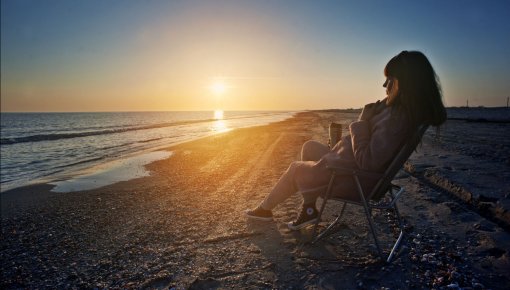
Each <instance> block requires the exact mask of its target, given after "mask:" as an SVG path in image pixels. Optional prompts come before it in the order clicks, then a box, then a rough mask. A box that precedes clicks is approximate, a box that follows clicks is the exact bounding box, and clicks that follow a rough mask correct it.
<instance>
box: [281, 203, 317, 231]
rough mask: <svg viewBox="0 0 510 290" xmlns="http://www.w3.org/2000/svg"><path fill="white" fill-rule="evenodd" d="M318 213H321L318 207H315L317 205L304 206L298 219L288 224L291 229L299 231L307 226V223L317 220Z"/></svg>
mask: <svg viewBox="0 0 510 290" xmlns="http://www.w3.org/2000/svg"><path fill="white" fill-rule="evenodd" d="M318 215H319V213H318V211H317V209H315V207H309V206H306V207H303V208H302V209H301V213H299V216H298V218H297V220H295V221H293V222H290V223H289V224H288V226H289V229H291V230H293V231H297V230H300V229H302V228H304V227H306V226H307V225H311V224H313V223H315V222H316V221H317V219H318Z"/></svg>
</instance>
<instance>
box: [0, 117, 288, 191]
mask: <svg viewBox="0 0 510 290" xmlns="http://www.w3.org/2000/svg"><path fill="white" fill-rule="evenodd" d="M295 113H296V112H291V111H225V112H222V111H216V112H213V111H199V112H197V111H193V112H182V111H178V112H94V113H1V114H0V118H1V122H0V124H1V128H0V137H1V139H0V154H1V155H0V156H1V159H0V160H1V162H0V174H1V175H0V177H1V178H0V191H1V192H4V191H7V190H9V189H13V188H16V187H20V186H24V185H29V184H32V183H38V182H50V181H52V180H59V179H62V176H65V175H69V174H72V173H73V172H79V171H82V170H85V169H86V168H93V167H94V166H98V165H100V164H102V163H107V162H112V161H114V160H119V159H122V158H125V157H126V156H133V155H136V154H137V153H141V152H147V151H153V150H157V149H158V148H163V147H168V146H170V145H175V144H178V143H182V142H186V141H191V140H195V139H198V138H203V137H206V136H210V135H213V134H219V133H223V132H226V131H229V130H233V129H238V128H243V127H251V126H258V125H265V124H269V123H273V122H278V121H282V120H285V119H288V118H290V117H292V116H293V115H294V114H295Z"/></svg>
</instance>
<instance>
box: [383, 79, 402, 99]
mask: <svg viewBox="0 0 510 290" xmlns="http://www.w3.org/2000/svg"><path fill="white" fill-rule="evenodd" d="M383 87H385V88H386V96H387V98H386V105H391V104H393V102H394V101H395V100H396V99H397V97H398V93H399V91H398V79H396V78H394V77H390V76H389V77H387V78H386V81H385V82H384V84H383Z"/></svg>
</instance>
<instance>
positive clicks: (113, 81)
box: [0, 0, 510, 112]
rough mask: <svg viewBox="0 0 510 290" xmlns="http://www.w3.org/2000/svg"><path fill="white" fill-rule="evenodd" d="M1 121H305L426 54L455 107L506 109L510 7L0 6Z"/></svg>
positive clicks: (375, 94) (375, 89)
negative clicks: (38, 116) (402, 60)
mask: <svg viewBox="0 0 510 290" xmlns="http://www.w3.org/2000/svg"><path fill="white" fill-rule="evenodd" d="M0 21H1V50H0V55H1V63H0V67H1V75H0V78H1V79H0V81H1V111H2V112H65V111H70V112H76V111H173V110H179V111H181V110H185V111H195V110H218V109H222V110H306V109H333V108H360V107H362V106H363V105H364V104H366V103H369V102H373V101H375V100H378V99H382V98H384V97H385V90H384V88H383V87H382V84H383V82H384V80H385V78H384V75H383V69H384V66H385V65H386V63H387V62H388V60H389V59H390V58H391V57H393V56H395V55H396V54H398V53H399V52H400V51H402V50H419V51H422V52H423V53H424V54H425V55H426V56H427V57H428V58H429V60H430V62H431V63H432V65H433V66H434V68H435V70H436V73H437V74H438V76H439V78H440V80H441V85H442V88H443V94H444V102H445V104H446V105H447V106H464V105H466V102H467V101H468V102H469V105H470V106H506V102H507V97H509V96H510V1H496V0H493V1H471V0H462V1H461V0H448V1H444V0H442V1H435V0H430V1H393V0H386V1H363V0H361V1H340V0H338V1H297V0H292V1H263V0H257V1H255V0H254V1H243V0H238V1H215V0H208V1H191V0H188V1H156V0H147V1H129V0H122V1H121V0H107V1H99V0H98V1H94V0H87V1H82V0H65V1H56V0H34V1H28V0H1V18H0Z"/></svg>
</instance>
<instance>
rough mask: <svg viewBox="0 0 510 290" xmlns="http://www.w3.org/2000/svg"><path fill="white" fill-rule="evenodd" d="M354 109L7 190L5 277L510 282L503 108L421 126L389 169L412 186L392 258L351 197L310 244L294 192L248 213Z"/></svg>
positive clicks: (424, 285)
mask: <svg viewBox="0 0 510 290" xmlns="http://www.w3.org/2000/svg"><path fill="white" fill-rule="evenodd" d="M357 114H358V112H357V111H352V112H349V111H341V112H340V111H311V112H302V113H299V114H297V116H296V117H294V118H291V119H288V120H286V121H282V122H278V123H273V124H270V125H266V126H258V127H251V128H244V129H238V130H234V131H231V132H226V133H221V134H218V135H214V136H211V137H207V138H203V139H200V140H196V141H193V142H188V143H184V144H180V145H177V146H173V147H170V148H167V149H165V150H167V151H171V152H173V154H172V155H171V156H170V157H169V158H167V159H164V160H160V161H156V162H153V163H151V164H149V165H147V166H146V168H147V170H149V171H150V173H151V175H150V176H147V177H142V178H137V179H133V180H129V181H123V182H119V183H115V184H112V185H108V186H105V187H101V188H98V189H93V190H88V191H80V192H71V193H55V192H51V191H50V190H51V188H52V187H53V186H52V185H48V184H40V185H33V186H29V187H24V188H18V189H14V190H11V191H7V192H4V193H2V195H1V201H2V204H1V208H2V242H1V243H2V245H1V248H0V259H1V261H2V262H1V266H0V272H1V275H2V279H1V284H0V287H1V288H2V289H18V288H29V289H33V288H40V289H44V288H99V289H117V288H122V289H126V288H127V289H130V288H133V289H142V288H143V289H170V288H175V289H188V288H189V289H217V288H235V289H246V288H248V289H273V288H275V289H431V288H434V289H441V288H445V289H446V288H448V289H459V288H462V289H509V288H510V274H509V273H510V253H509V251H510V233H509V228H510V211H509V210H510V202H509V199H510V196H509V192H510V183H509V182H508V180H510V175H509V170H508V168H509V166H510V156H509V148H510V144H509V141H508V140H507V139H508V136H509V135H508V132H510V130H509V128H510V124H509V123H508V122H507V123H505V122H499V121H500V119H498V122H485V121H486V120H485V121H484V120H477V121H476V122H468V121H466V120H465V119H462V118H457V119H452V120H449V121H448V122H447V123H446V125H445V126H444V127H443V128H442V131H441V133H440V134H441V138H440V140H439V141H438V140H436V138H435V131H434V130H432V129H430V130H429V131H428V132H427V133H426V135H425V137H424V140H423V144H422V145H421V146H420V147H419V148H418V151H417V152H415V153H414V154H413V156H412V157H411V159H410V162H409V164H408V165H407V166H406V170H407V172H404V171H402V173H400V174H399V175H398V178H397V179H396V181H395V182H396V183H398V184H399V185H402V186H404V187H405V188H406V193H405V195H404V196H403V197H402V198H401V200H400V201H399V205H400V209H401V213H402V215H403V217H404V219H405V223H406V235H405V239H404V242H403V245H402V247H401V249H400V251H399V253H398V255H397V257H396V258H395V260H394V262H393V263H391V264H385V263H382V262H380V261H379V260H378V259H377V258H376V252H375V251H374V248H373V247H372V246H371V244H372V243H373V241H372V239H371V236H370V235H369V234H368V227H367V226H366V224H365V220H364V217H363V215H362V212H361V211H355V210H354V208H350V209H349V208H348V211H347V218H346V219H345V220H344V224H343V225H341V226H340V227H339V229H338V231H337V232H336V233H335V234H333V235H331V236H329V237H328V238H326V239H325V240H324V241H321V242H320V243H318V244H316V245H308V244H306V242H307V241H308V240H309V238H310V234H311V228H307V229H304V230H302V231H299V232H293V231H290V230H288V229H287V222H289V221H292V220H293V219H295V218H296V216H297V214H298V211H299V209H300V204H301V197H300V196H295V197H292V198H291V199H289V200H287V201H286V202H285V203H284V204H282V205H280V206H278V207H277V208H276V209H275V211H274V216H275V221H274V222H269V223H267V222H254V221H248V220H247V219H246V217H245V216H244V210H245V209H247V208H252V207H255V206H256V205H257V204H258V203H259V202H260V201H261V200H262V199H263V198H264V196H265V195H266V194H267V193H268V192H269V190H270V189H271V187H272V186H273V185H274V184H275V183H276V181H277V180H278V178H279V177H280V175H281V174H282V173H283V172H284V171H285V169H286V168H287V166H288V165H289V163H290V162H292V161H294V160H297V159H298V157H299V152H300V148H301V145H302V144H303V143H304V142H305V141H307V140H310V139H315V140H318V141H322V142H324V143H326V142H327V128H328V125H329V123H330V122H332V121H336V122H340V123H343V124H345V125H347V124H349V123H350V122H351V121H352V120H354V119H356V118H357ZM339 206H340V205H339V204H338V206H333V205H329V206H328V211H327V212H326V214H325V219H330V218H332V217H333V215H334V212H333V211H334V210H339ZM386 219H392V216H391V215H386V214H384V213H381V214H376V216H375V220H376V221H383V220H386ZM378 229H380V232H381V235H382V236H392V231H391V229H386V228H384V227H378Z"/></svg>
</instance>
